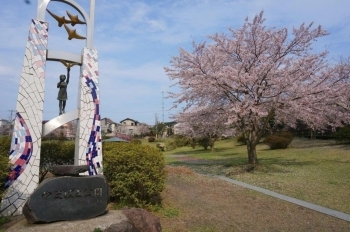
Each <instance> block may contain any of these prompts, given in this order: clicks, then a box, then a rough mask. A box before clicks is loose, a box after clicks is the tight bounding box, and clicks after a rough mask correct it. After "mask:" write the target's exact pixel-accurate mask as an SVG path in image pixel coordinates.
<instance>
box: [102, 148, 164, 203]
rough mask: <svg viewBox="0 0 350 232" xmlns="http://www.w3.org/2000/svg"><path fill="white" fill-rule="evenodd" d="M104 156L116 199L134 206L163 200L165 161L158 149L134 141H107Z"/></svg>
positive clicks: (111, 194)
mask: <svg viewBox="0 0 350 232" xmlns="http://www.w3.org/2000/svg"><path fill="white" fill-rule="evenodd" d="M103 159H104V169H103V173H104V175H105V177H106V179H107V181H108V183H109V186H110V196H111V200H112V201H114V202H117V203H118V204H120V205H128V206H134V207H145V206H147V205H155V204H159V203H160V202H161V197H160V193H161V192H162V191H163V189H164V180H165V170H164V168H165V160H164V156H163V154H162V153H161V152H160V151H159V150H158V149H156V148H153V147H150V146H148V145H139V144H133V143H108V144H107V143H104V144H103Z"/></svg>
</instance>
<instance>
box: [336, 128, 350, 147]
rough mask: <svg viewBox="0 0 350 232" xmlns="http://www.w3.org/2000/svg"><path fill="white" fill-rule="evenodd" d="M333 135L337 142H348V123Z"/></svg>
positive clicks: (349, 137)
mask: <svg viewBox="0 0 350 232" xmlns="http://www.w3.org/2000/svg"><path fill="white" fill-rule="evenodd" d="M333 137H334V139H335V140H336V141H337V142H338V143H350V125H348V126H345V127H342V128H340V129H339V130H338V131H337V132H335V133H334V134H333Z"/></svg>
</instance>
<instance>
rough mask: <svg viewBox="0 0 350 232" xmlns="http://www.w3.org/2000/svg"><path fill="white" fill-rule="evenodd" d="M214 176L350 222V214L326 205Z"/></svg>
mask: <svg viewBox="0 0 350 232" xmlns="http://www.w3.org/2000/svg"><path fill="white" fill-rule="evenodd" d="M214 177H216V178H218V179H220V180H224V181H227V182H230V183H232V184H236V185H239V186H242V187H245V188H249V189H252V190H255V191H258V192H261V193H264V194H266V195H269V196H273V197H276V198H278V199H281V200H284V201H288V202H290V203H293V204H297V205H300V206H303V207H306V208H308V209H312V210H315V211H318V212H321V213H324V214H327V215H330V216H333V217H336V218H340V219H343V220H345V221H348V222H350V215H349V214H346V213H343V212H340V211H336V210H333V209H329V208H326V207H323V206H320V205H315V204H312V203H309V202H306V201H302V200H299V199H296V198H293V197H288V196H286V195H283V194H280V193H276V192H273V191H270V190H267V189H263V188H260V187H257V186H254V185H250V184H247V183H244V182H241V181H238V180H234V179H231V178H227V177H225V176H216V175H214Z"/></svg>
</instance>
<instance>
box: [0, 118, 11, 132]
mask: <svg viewBox="0 0 350 232" xmlns="http://www.w3.org/2000/svg"><path fill="white" fill-rule="evenodd" d="M12 126H13V123H11V122H10V121H9V120H7V119H0V135H11V134H12Z"/></svg>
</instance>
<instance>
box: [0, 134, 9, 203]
mask: <svg viewBox="0 0 350 232" xmlns="http://www.w3.org/2000/svg"><path fill="white" fill-rule="evenodd" d="M10 148H11V137H10V136H1V137H0V181H1V184H0V198H2V196H3V194H4V191H5V189H4V183H5V179H6V177H7V175H8V174H9V171H10V167H11V166H10V164H9V153H10Z"/></svg>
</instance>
